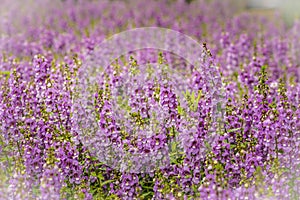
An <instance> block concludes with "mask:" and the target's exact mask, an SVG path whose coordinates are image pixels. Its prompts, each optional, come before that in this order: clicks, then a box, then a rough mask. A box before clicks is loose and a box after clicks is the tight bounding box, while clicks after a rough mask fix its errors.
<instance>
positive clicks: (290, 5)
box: [233, 0, 300, 24]
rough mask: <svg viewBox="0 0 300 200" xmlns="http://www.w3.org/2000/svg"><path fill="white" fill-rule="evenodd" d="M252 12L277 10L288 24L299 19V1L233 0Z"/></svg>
mask: <svg viewBox="0 0 300 200" xmlns="http://www.w3.org/2000/svg"><path fill="white" fill-rule="evenodd" d="M233 1H234V3H235V4H238V5H239V6H242V7H246V8H247V9H249V10H252V11H258V12H265V13H269V12H272V11H276V10H278V11H279V12H280V13H281V14H282V17H283V18H284V20H285V21H286V22H287V23H288V24H292V23H293V21H294V20H295V19H299V17H300V0H233Z"/></svg>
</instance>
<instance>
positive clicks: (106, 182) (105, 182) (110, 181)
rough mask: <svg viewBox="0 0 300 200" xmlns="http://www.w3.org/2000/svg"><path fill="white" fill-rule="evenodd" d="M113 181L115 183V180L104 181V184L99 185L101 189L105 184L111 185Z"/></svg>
mask: <svg viewBox="0 0 300 200" xmlns="http://www.w3.org/2000/svg"><path fill="white" fill-rule="evenodd" d="M114 181H115V180H107V181H104V182H102V183H101V187H102V186H104V185H107V184H109V183H112V182H114Z"/></svg>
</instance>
